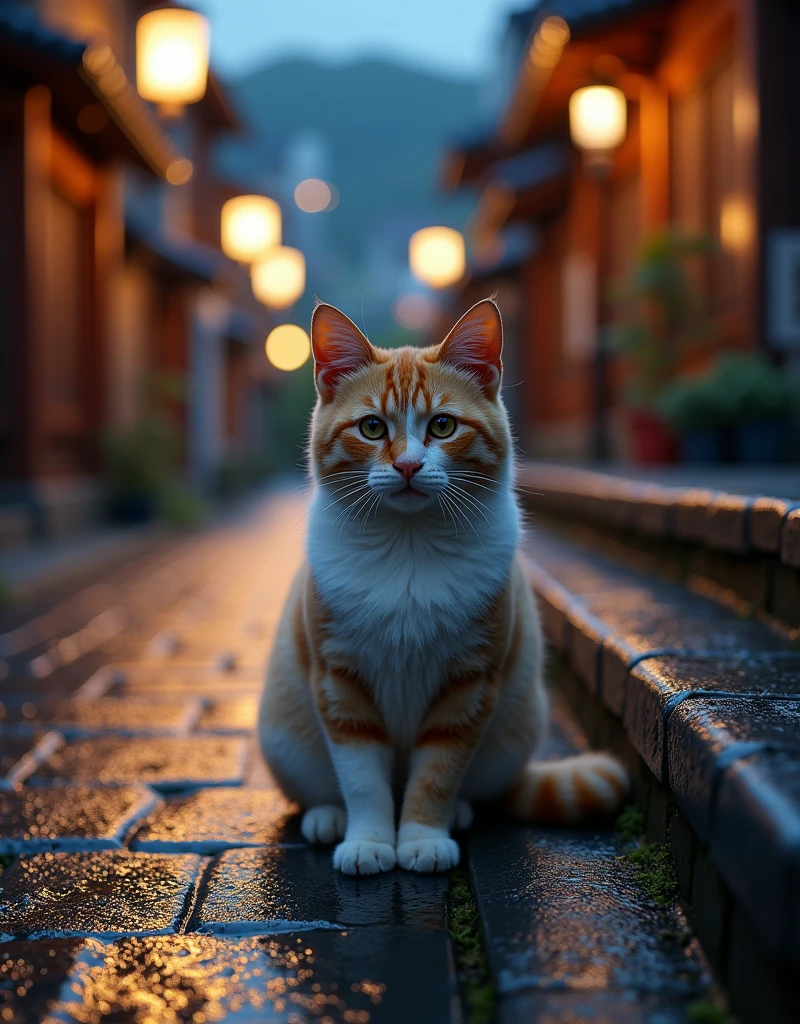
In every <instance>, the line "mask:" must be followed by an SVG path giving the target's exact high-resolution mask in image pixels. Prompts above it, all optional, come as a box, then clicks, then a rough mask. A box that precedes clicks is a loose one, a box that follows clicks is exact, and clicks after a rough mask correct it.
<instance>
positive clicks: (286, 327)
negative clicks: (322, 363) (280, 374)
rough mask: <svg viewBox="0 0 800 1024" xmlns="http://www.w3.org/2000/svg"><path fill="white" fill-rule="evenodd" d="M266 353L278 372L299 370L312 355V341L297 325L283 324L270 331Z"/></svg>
mask: <svg viewBox="0 0 800 1024" xmlns="http://www.w3.org/2000/svg"><path fill="white" fill-rule="evenodd" d="M266 352H267V359H269V361H270V362H271V363H272V365H273V366H274V367H276V368H277V369H278V370H297V369H299V367H301V366H302V365H303V363H305V362H307V360H308V357H309V356H310V355H311V341H310V339H309V337H308V335H307V334H306V332H305V331H304V330H303V328H302V327H298V326H297V324H281V325H280V327H276V328H275V329H274V330H272V331H270V334H269V337H268V338H267V344H266Z"/></svg>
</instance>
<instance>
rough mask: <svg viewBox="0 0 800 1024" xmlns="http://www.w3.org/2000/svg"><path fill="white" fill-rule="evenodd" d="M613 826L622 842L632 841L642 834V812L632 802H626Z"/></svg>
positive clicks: (643, 824)
mask: <svg viewBox="0 0 800 1024" xmlns="http://www.w3.org/2000/svg"><path fill="white" fill-rule="evenodd" d="M614 828H615V829H616V831H617V835H618V836H619V838H620V839H621V840H622V842H623V843H630V842H633V840H634V839H638V838H639V836H642V835H644V829H645V823H644V814H643V813H642V812H641V811H640V810H639V809H638V808H637V807H634V806H633V804H626V805H625V806H624V807H623V808H622V811H621V812H620V816H619V817H618V818H617V820H616V822H615V824H614Z"/></svg>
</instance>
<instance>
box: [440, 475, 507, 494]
mask: <svg viewBox="0 0 800 1024" xmlns="http://www.w3.org/2000/svg"><path fill="white" fill-rule="evenodd" d="M448 476H449V477H450V479H451V480H458V481H459V483H462V484H469V486H470V487H480V488H481V490H484V491H489V492H490V493H491V494H499V495H501V496H502V494H503V491H501V490H499V489H498V488H497V487H488V486H487V485H486V484H482V483H479V482H478V481H477V480H470V479H469V478H465V477H462V476H459V475H458V474H457V473H449V474H448Z"/></svg>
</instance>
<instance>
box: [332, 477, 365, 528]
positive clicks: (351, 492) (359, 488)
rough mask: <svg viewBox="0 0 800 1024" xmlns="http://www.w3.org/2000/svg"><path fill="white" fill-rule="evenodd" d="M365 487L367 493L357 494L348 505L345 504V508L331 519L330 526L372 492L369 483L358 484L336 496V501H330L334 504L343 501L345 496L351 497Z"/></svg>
mask: <svg viewBox="0 0 800 1024" xmlns="http://www.w3.org/2000/svg"><path fill="white" fill-rule="evenodd" d="M365 487H366V488H367V493H366V494H361V495H359V496H358V497H357V498H356V499H355V501H352V502H351V503H350V504H349V505H347V506H346V507H345V508H343V509H342V511H341V512H340V513H339V515H338V516H337V517H336V518H335V519H334V520H333V522H332V523H331V526H334V525H335V524H336V523H338V522H339V520H340V519H341V518H342V516H343V515H344V514H345V513H346V512H348V511H349V510H350V509H351V508H352V507H353V505H357V504H358V503H359V501H361V500H362V499H363V498H366V497H367V496H368V495H369V494H370V493H371V492H372V488H371V487H370V486H369V484H361V485H360V486H358V487H356V488H355V489H354V490H352V491H350V492H349V493H348V494H344V495H342V497H341V498H337V499H336V501H334V502H331V504H332V505H336V504H337V503H338V502H339V501H345V500H346V499H347V498H352V497H353V495H354V494H356V493H357V492H358V491H361V490H363V489H364V488H365ZM330 507H331V506H330V505H328V508H330ZM323 511H324V509H323ZM329 528H330V527H329Z"/></svg>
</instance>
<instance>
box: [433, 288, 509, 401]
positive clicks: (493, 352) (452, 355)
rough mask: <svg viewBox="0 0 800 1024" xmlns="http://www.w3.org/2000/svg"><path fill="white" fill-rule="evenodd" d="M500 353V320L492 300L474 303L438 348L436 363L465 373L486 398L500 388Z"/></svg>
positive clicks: (501, 333) (501, 364)
mask: <svg viewBox="0 0 800 1024" xmlns="http://www.w3.org/2000/svg"><path fill="white" fill-rule="evenodd" d="M502 353H503V321H502V319H501V317H500V310H499V309H498V307H497V303H496V302H495V301H494V299H482V300H481V301H480V302H476V303H475V305H474V306H473V307H472V309H468V310H467V312H466V313H465V314H464V315H463V316H462V317H461V319H460V320H459V321H458V323H457V324H456V325H455V327H454V328H453V329H452V331H450V333H449V334H448V335H447V337H446V338H445V339H444V341H443V342H442V343H441V345H440V346H439V360H440V361H441V362H443V363H448V364H449V365H450V366H455V367H457V368H458V369H459V370H467V371H469V373H470V374H472V375H473V376H474V377H475V378H476V379H477V381H478V383H479V384H480V387H481V390H482V391H483V393H484V394H485V395H486V397H487V398H495V397H496V396H497V392H498V390H499V388H500V380H501V378H502V375H503V361H502V358H501V357H502Z"/></svg>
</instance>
